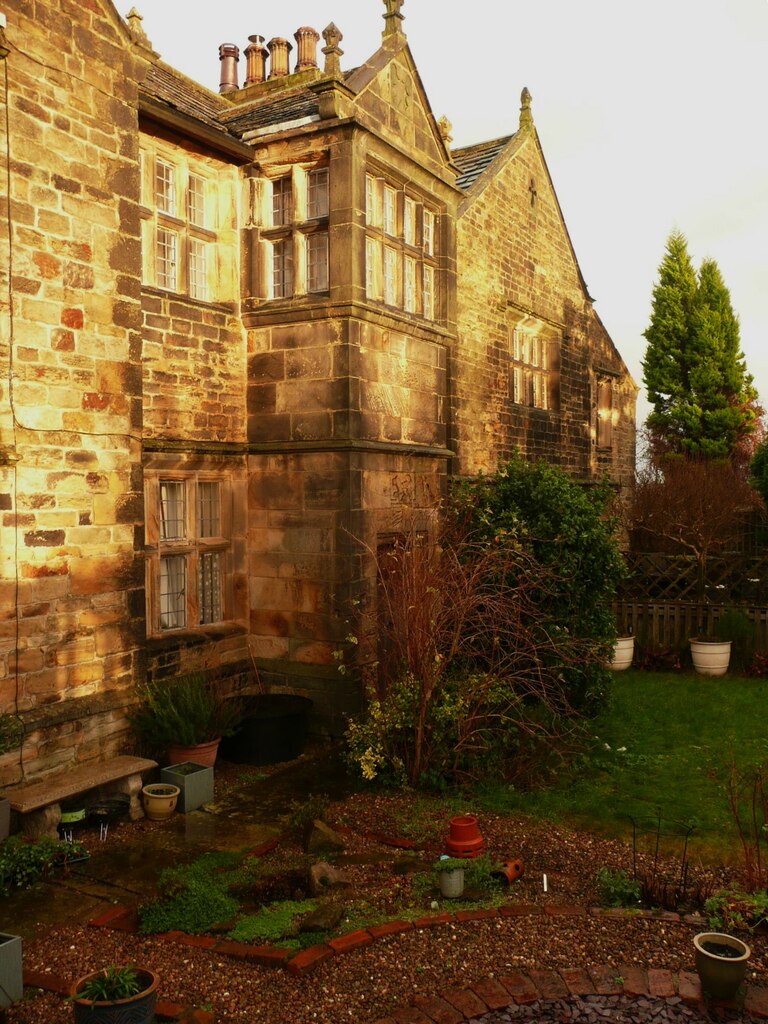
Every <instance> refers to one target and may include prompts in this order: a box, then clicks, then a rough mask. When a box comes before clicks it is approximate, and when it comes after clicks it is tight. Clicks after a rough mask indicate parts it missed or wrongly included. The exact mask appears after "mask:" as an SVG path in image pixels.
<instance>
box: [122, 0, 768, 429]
mask: <svg viewBox="0 0 768 1024" xmlns="http://www.w3.org/2000/svg"><path fill="white" fill-rule="evenodd" d="M136 6H137V8H138V9H139V11H140V13H141V14H143V16H144V23H143V25H144V28H145V30H146V32H147V34H148V35H149V37H150V39H151V40H152V43H153V46H154V48H155V49H156V50H157V51H159V53H160V54H161V56H162V58H163V59H164V60H165V61H167V62H168V63H169V64H171V65H173V66H174V67H176V68H178V69H179V70H180V71H183V72H184V73H185V74H187V75H189V76H190V77H191V78H194V79H195V80H196V81H198V82H200V83H202V84H203V85H206V86H208V87H209V88H211V89H213V90H214V91H218V84H219V59H218V45H219V43H223V42H227V43H236V44H237V45H238V46H239V47H240V50H241V53H242V51H243V50H244V49H245V47H246V46H247V45H248V36H249V35H252V34H255V33H258V34H259V35H262V36H264V37H265V38H266V40H267V41H269V40H270V39H271V38H273V37H274V36H284V37H286V38H288V39H289V40H291V42H294V40H293V34H294V32H295V31H296V29H297V28H299V27H300V26H302V25H311V26H312V27H314V28H316V29H317V30H318V31H320V32H322V30H323V29H324V28H325V26H326V25H327V24H328V23H329V22H331V21H333V22H334V23H335V24H336V26H337V27H338V28H339V29H340V30H341V32H342V33H343V35H344V39H343V41H342V43H341V47H342V49H343V50H344V56H343V57H342V67H343V68H344V69H347V68H351V67H354V66H356V65H357V64H360V63H361V62H362V61H364V60H365V59H366V58H367V57H369V56H370V55H371V54H372V53H373V52H374V51H375V50H376V49H377V48H378V46H379V44H380V41H381V31H382V28H383V26H384V22H383V20H382V17H381V15H382V14H383V12H384V4H383V2H382V0H279V2H277V3H274V2H273V3H269V4H256V3H252V2H245V0H136ZM119 10H120V13H121V14H123V15H125V14H126V13H127V10H128V5H127V4H126V9H125V10H123V8H122V7H119ZM402 13H403V15H404V18H405V20H404V22H403V29H404V31H405V33H406V35H407V37H408V43H409V45H410V48H411V51H412V53H413V56H414V59H415V61H416V65H417V67H418V69H419V73H420V74H421V78H422V81H423V83H424V87H425V89H426V92H427V95H428V97H429V100H430V103H431V106H432V110H433V112H434V114H435V116H436V117H440V116H441V115H442V114H445V115H446V116H447V117H448V119H449V120H450V121H451V122H452V123H453V137H454V141H453V145H454V146H456V147H458V146H463V145H469V144H471V143H475V142H481V141H483V140H486V139H493V138H497V137H499V136H502V135H507V134H510V133H511V132H514V131H515V130H516V129H517V124H518V112H519V106H520V92H521V90H522V88H523V86H527V87H528V89H529V90H530V92H531V94H532V96H533V107H532V109H533V115H534V120H535V123H536V127H537V129H538V132H539V136H540V138H541V142H542V146H543V149H544V154H545V156H546V159H547V163H548V165H549V170H550V173H551V175H552V179H553V182H554V186H555V190H556V191H557V194H558V198H559V200H560V205H561V206H562V208H563V213H564V216H565V221H566V224H567V226H568V229H569V231H570V235H571V239H572V241H573V245H574V248H575V251H576V255H577V257H578V260H579V265H580V267H581V270H582V273H583V275H584V278H585V280H586V282H587V285H588V287H589V290H590V293H591V295H592V296H593V298H594V299H595V308H596V309H597V311H598V313H599V314H600V316H601V318H602V320H603V322H604V323H605V325H606V327H607V328H608V330H609V332H610V333H611V335H612V337H613V340H614V342H615V343H616V345H617V347H618V349H619V351H620V352H621V354H622V355H623V357H624V359H625V360H626V362H627V364H628V366H629V369H630V371H631V373H632V374H633V376H634V378H635V381H636V383H637V384H638V385H639V386H640V387H641V389H642V368H641V365H640V361H641V359H642V357H643V354H644V352H645V339H644V338H643V337H642V332H643V331H644V330H645V328H646V327H647V325H648V318H649V315H650V304H651V293H652V288H653V284H654V281H655V278H656V273H657V269H658V265H659V263H660V261H661V259H662V256H663V253H664V246H665V243H666V239H667V236H668V235H669V233H670V231H672V230H673V229H675V228H677V229H679V230H681V231H682V232H683V233H684V234H685V235H686V237H687V238H688V242H689V248H690V252H691V255H692V257H693V260H694V264H695V265H696V267H698V265H699V264H700V262H701V260H702V258H704V257H711V258H713V259H715V260H717V262H718V264H719V266H720V269H721V271H722V273H723V277H724V279H725V283H726V285H727V286H728V287H729V288H730V291H731V299H732V301H733V305H734V309H735V310H736V313H737V315H738V316H739V318H740V321H741V343H742V349H743V351H744V354H745V356H746V361H747V368H748V370H749V371H750V372H751V373H752V375H753V376H754V378H755V384H756V386H757V389H758V391H759V392H760V396H761V399H762V401H763V404H764V405H766V406H768V128H767V127H766V122H767V116H766V115H767V112H768V0H642V2H636V3H629V2H627V0H525V2H523V0H468V2H465V3H459V2H457V0H405V2H404V4H403V7H402ZM322 45H323V43H322V40H321V43H320V46H322ZM318 54H319V57H320V59H321V61H322V54H320V53H319V51H318ZM295 57H296V49H295V46H294V50H293V52H292V53H291V67H292V68H293V66H294V63H295ZM239 69H240V81H241V82H242V79H243V77H244V74H245V59H244V57H243V56H241V60H240V65H239ZM646 412H647V404H646V403H645V400H644V390H641V394H640V396H639V402H638V417H639V419H642V418H644V416H645V414H646Z"/></svg>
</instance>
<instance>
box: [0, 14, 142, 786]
mask: <svg viewBox="0 0 768 1024" xmlns="http://www.w3.org/2000/svg"><path fill="white" fill-rule="evenodd" d="M4 10H5V12H6V14H7V18H8V25H7V29H6V34H7V38H8V40H9V42H10V45H11V52H10V53H9V55H8V57H7V59H6V61H5V62H4V63H5V69H6V70H7V75H8V93H7V96H6V97H5V101H7V104H8V118H9V128H10V135H9V139H8V140H7V141H8V153H9V160H10V167H11V171H12V175H11V196H10V198H11V206H10V218H11V221H10V225H9V224H8V223H7V220H6V219H5V218H6V217H7V207H6V204H5V203H2V204H0V211H2V212H1V213H0V216H1V217H2V218H4V219H3V223H2V224H1V225H0V233H1V234H2V238H3V239H7V238H8V237H9V235H10V246H9V247H8V248H7V249H6V251H5V252H4V255H3V257H2V258H0V339H1V340H0V367H1V370H0V410H2V412H0V452H1V453H2V457H1V458H0V509H2V512H1V514H2V517H3V518H2V531H3V532H2V550H3V558H2V563H1V564H0V572H1V573H2V576H1V578H0V594H1V596H2V600H1V601H0V609H2V610H1V611H0V615H1V616H2V634H1V635H0V710H16V709H18V710H19V711H22V712H24V713H25V715H26V717H27V727H28V731H29V737H28V740H27V742H26V743H25V746H24V749H23V752H22V754H23V757H24V758H31V759H35V758H36V759H37V769H38V771H39V770H45V769H47V768H53V767H57V766H60V765H61V764H62V763H63V762H72V761H76V760H84V759H88V758H91V757H95V756H100V755H101V754H103V753H104V752H105V751H107V750H109V749H114V748H115V747H116V746H118V745H119V744H120V742H121V738H120V729H119V728H117V729H116V730H115V731H113V729H112V726H111V724H110V718H111V715H112V712H111V711H110V710H108V708H109V706H110V704H113V705H115V706H119V705H120V704H121V703H125V693H126V691H127V690H128V688H129V687H130V685H131V683H132V681H133V679H134V677H135V675H136V673H137V671H138V669H139V661H140V650H141V644H142V637H143V619H142V614H143V608H142V605H143V567H142V564H141V549H140V547H141V546H140V541H139V539H138V535H137V528H138V527H139V525H140V523H141V520H142V510H141V504H142V503H141V493H142V478H141V429H142V399H141V374H140V372H139V369H138V363H139V358H140V352H141V343H140V330H141V310H140V279H141V257H140V241H139V230H138V201H139V191H138V186H139V177H138V132H137V98H138V94H137V82H138V80H139V79H140V77H141V75H142V74H143V67H144V66H145V65H144V62H143V60H142V59H141V57H140V54H139V53H138V51H136V50H135V49H133V48H132V46H131V43H130V39H129V37H128V34H127V31H126V29H125V27H124V26H123V25H122V23H121V21H120V19H119V18H118V17H117V15H116V13H115V11H114V8H113V7H112V5H111V4H108V3H101V2H96V0H94V2H93V3H90V4H88V5H86V6H84V5H82V4H79V3H75V2H74V0H56V2H48V0H36V2H35V3H34V4H32V3H30V2H28V0H10V3H9V4H6V5H5V7H4ZM5 101H4V102H5ZM1 116H2V117H3V118H4V117H5V111H4V110H3V112H2V115H1ZM3 245H4V246H5V245H6V243H5V242H3ZM6 257H7V258H6ZM9 273H10V274H11V281H10V285H11V295H12V300H11V305H10V307H9V304H8V300H7V297H8V294H9V288H8V285H9V282H8V274H9ZM74 701H81V702H83V703H81V705H80V709H81V710H80V712H79V714H78V713H74V714H72V713H71V711H70V710H64V709H65V706H67V705H69V706H70V707H71V708H74V707H76V705H74V704H72V702H74ZM88 702H95V703H94V704H93V705H91V704H90V703H88ZM86 706H87V707H91V706H93V709H94V713H95V714H97V717H98V716H100V715H103V716H105V717H104V718H103V722H102V724H103V728H101V727H99V726H97V723H96V719H94V722H93V723H92V722H87V723H86V722H85V720H84V717H83V716H84V708H85V707H86ZM43 726H50V728H51V729H52V730H54V731H56V730H58V732H59V733H60V736H59V740H58V741H57V742H53V741H52V740H51V739H50V736H51V735H52V733H51V732H49V733H48V736H47V737H46V739H45V741H44V742H43V741H40V743H38V739H39V737H40V736H41V735H42V734H41V733H40V732H38V728H42V727H43ZM51 743H53V747H51V746H50V744H51ZM18 762H19V757H18V755H16V754H14V755H8V756H6V758H4V759H3V762H2V766H1V767H0V782H3V781H10V780H11V779H15V778H17V777H18V775H19V773H20V770H21V769H20V767H19V763H18Z"/></svg>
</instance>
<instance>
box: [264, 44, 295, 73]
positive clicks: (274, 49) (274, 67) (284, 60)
mask: <svg viewBox="0 0 768 1024" xmlns="http://www.w3.org/2000/svg"><path fill="white" fill-rule="evenodd" d="M267 49H268V50H269V56H270V62H269V77H270V78H284V77H285V75H288V74H290V70H289V68H288V55H289V54H290V52H291V50H292V49H293V47H292V46H291V44H290V43H289V42H288V40H287V39H281V38H280V37H276V38H275V39H270V41H269V42H268V43H267Z"/></svg>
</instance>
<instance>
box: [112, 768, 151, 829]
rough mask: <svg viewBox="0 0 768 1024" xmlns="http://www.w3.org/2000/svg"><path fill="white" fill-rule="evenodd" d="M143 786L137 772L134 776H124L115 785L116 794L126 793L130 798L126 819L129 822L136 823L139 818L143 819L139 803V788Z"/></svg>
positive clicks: (142, 810) (142, 811)
mask: <svg viewBox="0 0 768 1024" xmlns="http://www.w3.org/2000/svg"><path fill="white" fill-rule="evenodd" d="M143 785H144V783H143V782H142V781H141V775H140V774H139V773H138V772H137V773H136V774H135V775H128V776H126V778H124V779H121V780H120V781H119V782H118V783H116V784H115V787H114V788H115V792H116V793H127V795H128V796H129V797H130V798H131V805H130V807H129V809H128V817H129V818H130V819H131V821H138V820H139V818H143V817H144V807H143V805H142V802H141V787H142V786H143Z"/></svg>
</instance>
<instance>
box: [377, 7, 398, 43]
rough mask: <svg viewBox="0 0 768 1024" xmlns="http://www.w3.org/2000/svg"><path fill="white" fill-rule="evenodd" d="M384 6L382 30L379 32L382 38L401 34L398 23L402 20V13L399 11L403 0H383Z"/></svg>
mask: <svg viewBox="0 0 768 1024" xmlns="http://www.w3.org/2000/svg"><path fill="white" fill-rule="evenodd" d="M384 6H385V7H386V8H387V13H386V14H382V18H383V19H384V31H383V32H382V33H381V36H382V39H386V38H387V37H388V36H400V35H403V29H402V25H401V24H400V23H401V22H402V20H403V15H402V14H401V13H400V8H401V7H402V6H403V0H384Z"/></svg>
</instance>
